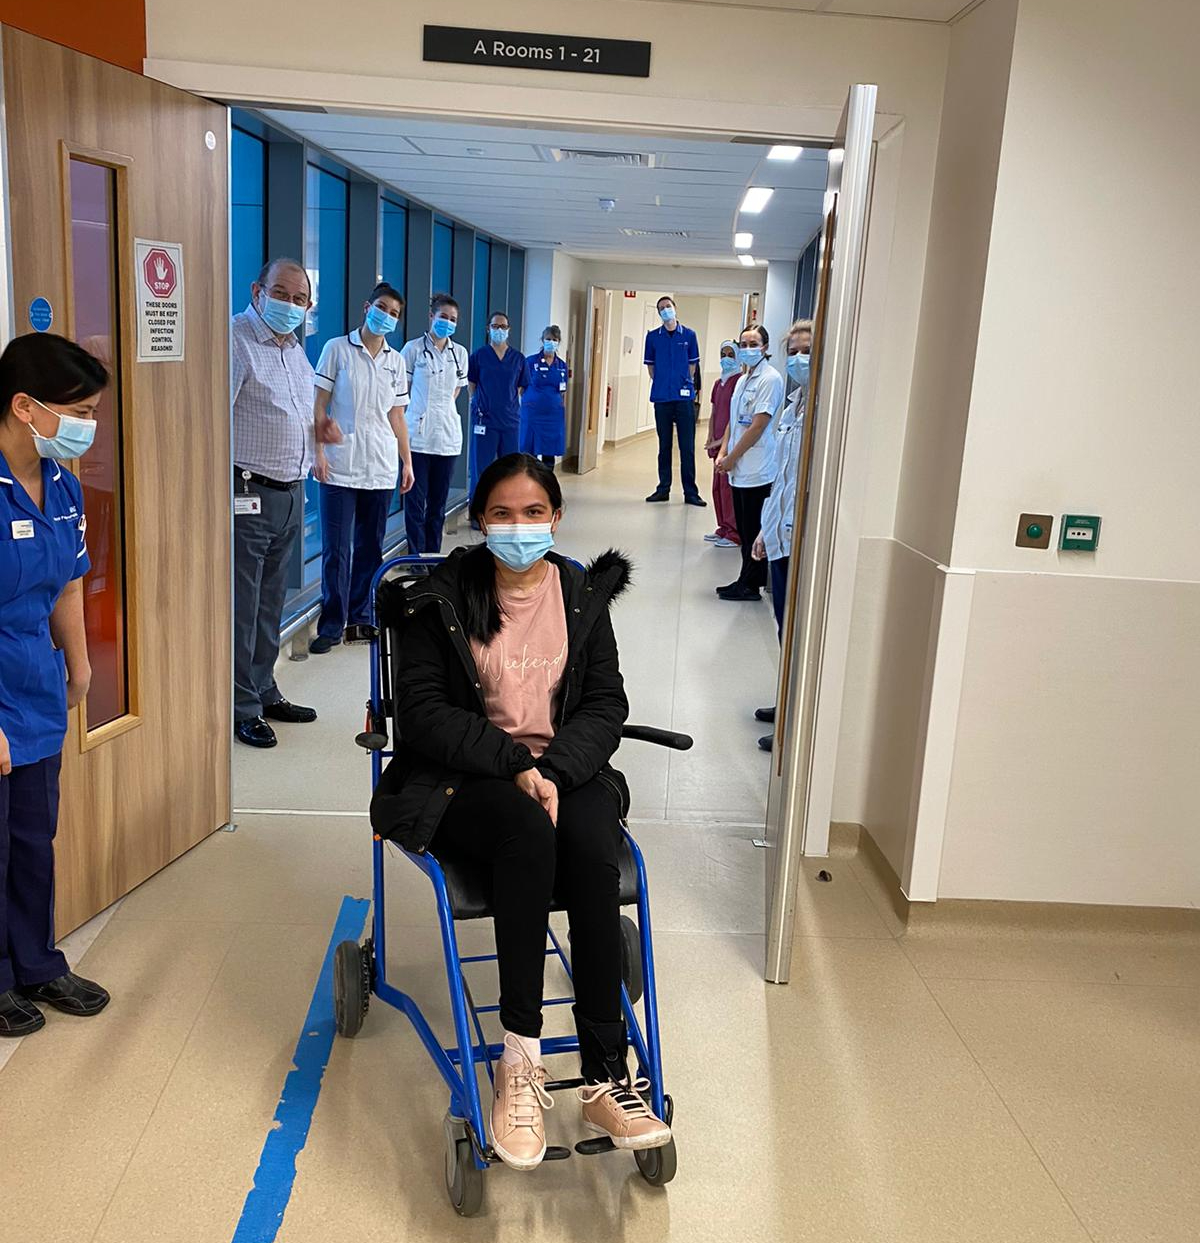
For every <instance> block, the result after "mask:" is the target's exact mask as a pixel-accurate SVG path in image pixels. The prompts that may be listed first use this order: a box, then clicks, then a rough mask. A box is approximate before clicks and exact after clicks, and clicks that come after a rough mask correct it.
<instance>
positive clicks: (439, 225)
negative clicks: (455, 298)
mask: <svg viewBox="0 0 1200 1243" xmlns="http://www.w3.org/2000/svg"><path fill="white" fill-rule="evenodd" d="M432 276H433V289H432V290H431V291H430V292H431V293H453V291H454V226H453V225H450V224H447V223H446V222H445V221H444V220H435V221H434V222H433V273H432Z"/></svg>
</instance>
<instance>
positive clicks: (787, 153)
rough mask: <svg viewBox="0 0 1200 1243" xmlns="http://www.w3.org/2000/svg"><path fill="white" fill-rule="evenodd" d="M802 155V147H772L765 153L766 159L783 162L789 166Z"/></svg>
mask: <svg viewBox="0 0 1200 1243" xmlns="http://www.w3.org/2000/svg"><path fill="white" fill-rule="evenodd" d="M803 154H804V148H803V147H772V148H771V149H770V151H768V152H767V159H768V160H783V161H786V162H787V163H788V164H790V163H791V162H792V161H793V160H798V159H799V158H800V157H801V156H802V155H803Z"/></svg>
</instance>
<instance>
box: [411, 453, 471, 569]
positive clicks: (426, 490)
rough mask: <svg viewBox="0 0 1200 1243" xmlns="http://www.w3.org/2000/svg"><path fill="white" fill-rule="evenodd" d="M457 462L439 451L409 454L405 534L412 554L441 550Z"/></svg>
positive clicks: (455, 458)
mask: <svg viewBox="0 0 1200 1243" xmlns="http://www.w3.org/2000/svg"><path fill="white" fill-rule="evenodd" d="M457 461H458V458H457V456H455V457H449V456H445V455H443V454H440V453H414V454H413V455H412V467H413V486H412V491H411V492H409V493H408V495H407V496H406V497H405V498H404V533H405V535H407V536H408V551H409V554H410V555H411V556H415V555H416V554H417V553H437V552H441V551H442V528H443V527H444V526H445V525H446V500H447V498H448V497H449V495H450V480H451V479H453V478H454V466H455V463H457Z"/></svg>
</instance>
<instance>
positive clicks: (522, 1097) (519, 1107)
mask: <svg viewBox="0 0 1200 1243" xmlns="http://www.w3.org/2000/svg"><path fill="white" fill-rule="evenodd" d="M504 1047H505V1049H506V1050H509V1049H511V1050H514V1051H515V1052H517V1053H518V1054H520V1058H521V1061H520V1064H519V1065H510V1064H508V1063H507V1062H503V1061H501V1062H499V1063H497V1065H496V1095H495V1097H494V1099H493V1100H492V1147H493V1148H494V1149H495V1150H496V1154H497V1155H498V1156H499V1157H500V1159H501V1160H502V1161H503V1162H504V1164H505V1165H511V1166H512V1167H513V1169H514V1170H532V1169H535V1168H536V1167H537V1166H539V1165H541V1163H542V1158H543V1157H544V1156H545V1155H546V1127H545V1123H544V1122H543V1119H542V1110H543V1109H553V1108H554V1098H553V1097H552V1096H551V1095H550V1093H549V1092H547V1091H546V1087H545V1084H546V1068H545V1067H544V1066H535V1065H534V1064H533V1063H532V1062H531V1061H530V1060H529V1057H528V1056H527V1055H526V1053H525V1051H524V1050H523V1049H522V1048H521V1046H520V1045H519V1044H518V1043H517V1042H516V1041H515V1040H514V1039H513V1037H512V1036H505V1038H504Z"/></svg>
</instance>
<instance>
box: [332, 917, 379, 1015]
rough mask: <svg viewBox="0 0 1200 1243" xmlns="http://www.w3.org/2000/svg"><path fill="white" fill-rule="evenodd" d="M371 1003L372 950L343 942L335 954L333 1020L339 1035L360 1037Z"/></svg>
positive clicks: (353, 943) (354, 943)
mask: <svg viewBox="0 0 1200 1243" xmlns="http://www.w3.org/2000/svg"><path fill="white" fill-rule="evenodd" d="M370 1004H371V950H370V947H369V946H368V945H359V944H358V942H357V941H343V942H342V943H341V944H340V945H339V946H338V947H337V949H336V950H334V952H333V1019H334V1025H335V1027H336V1028H337V1032H338V1035H339V1036H347V1037H349V1036H357V1035H358V1033H359V1031H361V1030H362V1025H363V1019H364V1018H366V1015H367V1007H368V1006H369V1005H370Z"/></svg>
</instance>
